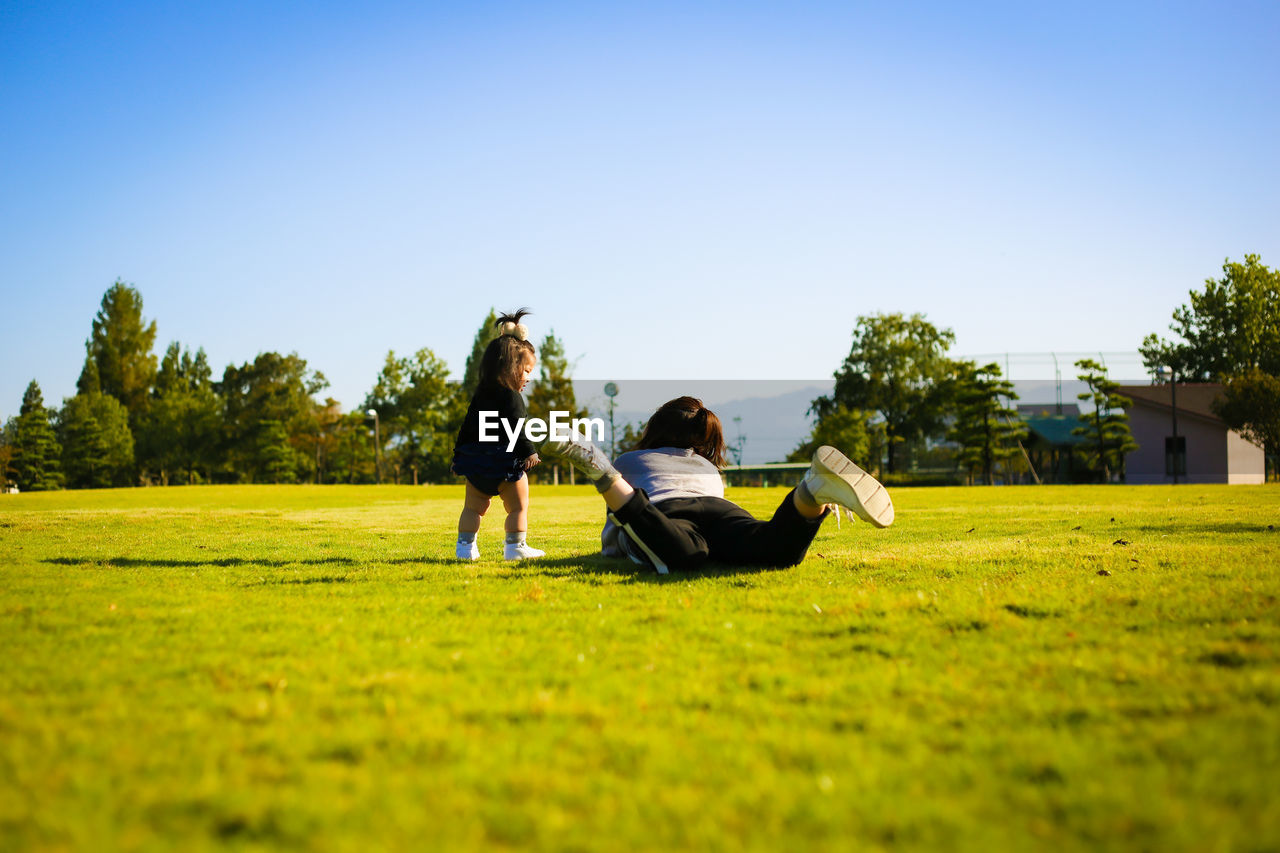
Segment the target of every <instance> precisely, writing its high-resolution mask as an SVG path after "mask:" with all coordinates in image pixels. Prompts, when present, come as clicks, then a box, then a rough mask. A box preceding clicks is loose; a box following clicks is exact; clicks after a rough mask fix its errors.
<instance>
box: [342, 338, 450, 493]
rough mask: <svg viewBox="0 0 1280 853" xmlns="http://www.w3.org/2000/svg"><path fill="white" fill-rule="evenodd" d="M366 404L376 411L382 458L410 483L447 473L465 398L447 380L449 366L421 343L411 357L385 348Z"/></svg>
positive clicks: (442, 477)
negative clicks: (383, 359)
mask: <svg viewBox="0 0 1280 853" xmlns="http://www.w3.org/2000/svg"><path fill="white" fill-rule="evenodd" d="M364 405H365V408H366V409H374V410H376V411H377V412H378V417H379V422H380V424H381V431H382V436H381V437H382V441H383V447H384V448H385V449H384V451H383V452H384V458H386V459H387V460H388V461H389V462H391V463H392V465H393V466H394V468H393V472H395V475H396V480H397V482H398V481H399V478H400V476H401V473H403V474H404V476H405V477H406V479H407V478H409V477H412V478H413V481H414V482H418V481H419V480H426V481H429V482H432V481H439V480H442V479H445V478H447V477H448V476H449V465H450V463H451V461H452V456H453V441H454V438H455V436H456V434H457V431H458V428H459V427H460V426H461V424H462V418H463V417H464V416H465V415H466V406H467V400H466V399H464V398H463V397H462V396H461V389H460V388H459V387H458V386H456V385H454V384H452V383H450V382H449V367H448V365H446V364H445V362H444V361H443V360H442V359H440V358H438V357H437V356H436V354H435V353H433V352H432V351H431V350H429V349H426V348H423V349H420V350H418V351H417V352H416V353H414V354H413V356H412V357H410V358H397V357H396V354H395V352H388V353H387V359H386V362H385V363H384V364H383V367H382V371H381V372H380V373H379V374H378V379H377V382H376V383H375V385H374V387H373V390H372V391H370V392H369V395H368V396H367V397H366V398H365V402H364Z"/></svg>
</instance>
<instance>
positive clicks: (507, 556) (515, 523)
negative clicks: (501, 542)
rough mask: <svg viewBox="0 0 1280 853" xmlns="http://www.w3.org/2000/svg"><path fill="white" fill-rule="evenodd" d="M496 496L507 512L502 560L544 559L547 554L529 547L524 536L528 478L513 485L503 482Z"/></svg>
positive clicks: (523, 478) (527, 525)
mask: <svg viewBox="0 0 1280 853" xmlns="http://www.w3.org/2000/svg"><path fill="white" fill-rule="evenodd" d="M498 496H499V497H501V498H502V505H503V506H504V507H506V510H507V521H506V524H504V525H503V527H504V528H505V529H506V531H507V543H506V546H505V547H504V548H503V549H502V558H503V559H504V560H525V559H528V558H530V557H545V556H546V554H547V552H546V551H540V550H538V549H537V548H531V547H529V544H528V543H527V542H525V534H526V531H528V529H529V478H528V477H521V478H520V479H519V480H516V481H515V482H514V483H511V482H503V483H501V484H499V486H498Z"/></svg>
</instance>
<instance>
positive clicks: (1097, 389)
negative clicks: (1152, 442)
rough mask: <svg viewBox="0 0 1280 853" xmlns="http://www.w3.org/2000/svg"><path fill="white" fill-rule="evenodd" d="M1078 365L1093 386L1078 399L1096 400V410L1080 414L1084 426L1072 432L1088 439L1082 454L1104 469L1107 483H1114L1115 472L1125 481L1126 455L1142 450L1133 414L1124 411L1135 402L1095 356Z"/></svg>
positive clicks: (1083, 375) (1081, 450)
mask: <svg viewBox="0 0 1280 853" xmlns="http://www.w3.org/2000/svg"><path fill="white" fill-rule="evenodd" d="M1076 367H1078V368H1080V369H1081V370H1082V371H1084V372H1083V373H1081V374H1080V375H1079V376H1077V377H1076V378H1077V379H1079V380H1080V381H1081V382H1083V383H1085V384H1086V385H1088V386H1089V390H1088V391H1086V392H1083V393H1080V394H1077V395H1076V398H1077V399H1079V400H1081V401H1083V402H1085V403H1086V404H1087V403H1093V411H1088V410H1085V411H1083V412H1082V413H1081V414H1080V421H1081V423H1082V424H1083V426H1078V427H1076V428H1075V429H1073V430H1072V431H1071V434H1072V435H1079V436H1083V437H1084V438H1085V441H1084V443H1083V444H1081V445H1080V446H1079V452H1080V455H1081V456H1083V457H1084V459H1085V462H1086V464H1089V465H1090V466H1092V467H1093V468H1094V469H1095V470H1099V471H1101V473H1102V478H1103V482H1110V481H1111V478H1112V475H1113V474H1117V475H1118V476H1119V478H1120V481H1121V482H1124V460H1125V456H1127V455H1128V454H1129V453H1132V452H1133V451H1135V450H1137V449H1138V445H1137V443H1136V442H1135V441H1134V440H1133V433H1132V432H1130V430H1129V415H1128V413H1126V412H1125V411H1124V410H1125V409H1127V408H1128V407H1130V406H1132V405H1133V401H1132V400H1130V399H1129V398H1128V397H1125V396H1123V395H1121V394H1117V393H1116V391H1117V390H1119V388H1120V383H1118V382H1113V381H1112V380H1110V379H1108V378H1107V369H1106V368H1105V367H1103V366H1102V365H1101V364H1099V363H1098V362H1096V361H1094V360H1093V359H1089V358H1082V359H1080V360H1079V361H1077V362H1076ZM1082 408H1083V407H1082Z"/></svg>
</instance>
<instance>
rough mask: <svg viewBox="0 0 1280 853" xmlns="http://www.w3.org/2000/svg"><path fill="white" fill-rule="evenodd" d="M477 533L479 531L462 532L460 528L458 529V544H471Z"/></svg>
mask: <svg viewBox="0 0 1280 853" xmlns="http://www.w3.org/2000/svg"><path fill="white" fill-rule="evenodd" d="M478 533H479V531H472V532H470V533H463V532H462V531H461V530H460V531H458V544H459V545H470V544H472V543H473V542H475V541H476V535H477V534H478Z"/></svg>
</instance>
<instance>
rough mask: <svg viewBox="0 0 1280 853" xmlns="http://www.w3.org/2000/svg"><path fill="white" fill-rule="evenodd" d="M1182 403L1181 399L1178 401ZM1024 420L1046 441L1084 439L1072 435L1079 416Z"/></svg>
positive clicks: (1060, 441)
mask: <svg viewBox="0 0 1280 853" xmlns="http://www.w3.org/2000/svg"><path fill="white" fill-rule="evenodd" d="M1178 402H1179V404H1181V402H1182V401H1181V400H1179V401H1178ZM1022 422H1023V423H1025V424H1026V425H1027V429H1029V430H1031V432H1032V433H1034V434H1035V435H1037V436H1039V437H1040V438H1041V439H1043V440H1044V441H1045V442H1047V443H1049V444H1052V445H1055V446H1061V445H1065V444H1079V443H1080V442H1082V441H1084V436H1082V435H1072V434H1071V431H1072V430H1073V429H1075V428H1076V427H1078V426H1081V423H1080V419H1079V418H1078V417H1070V416H1068V415H1049V416H1047V417H1035V416H1032V417H1024V418H1023V419H1022Z"/></svg>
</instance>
